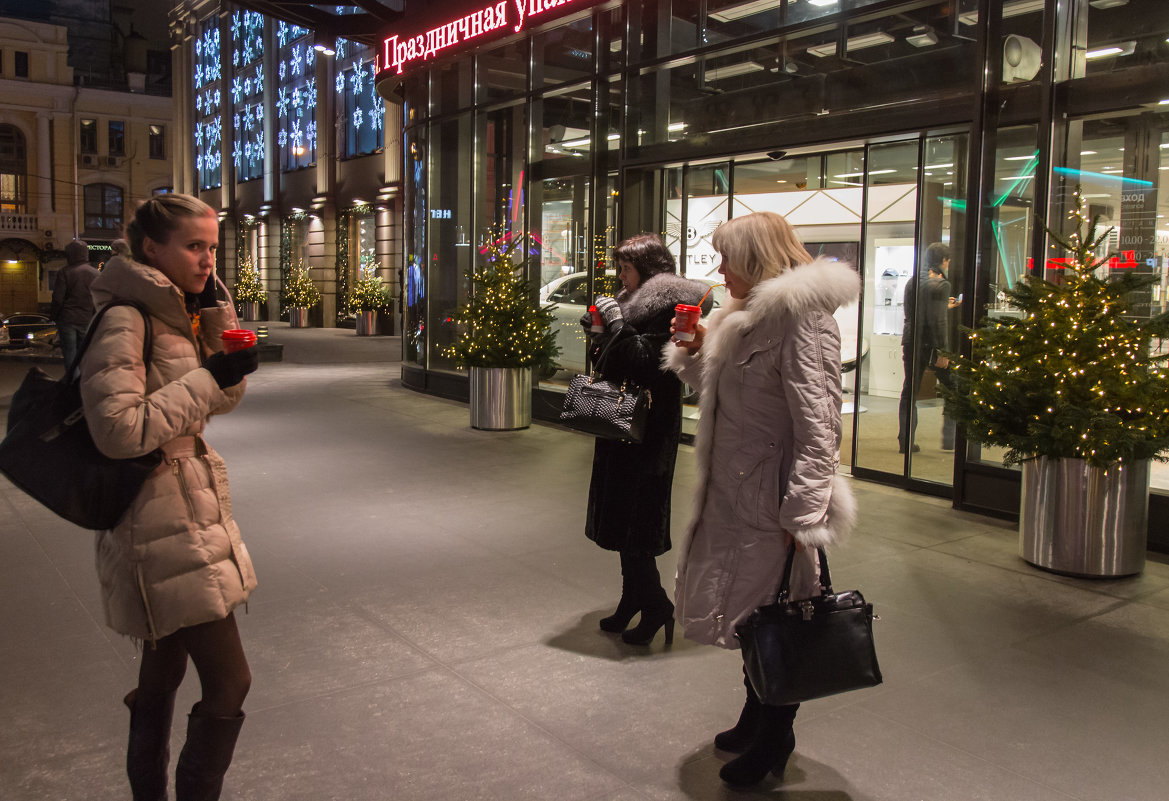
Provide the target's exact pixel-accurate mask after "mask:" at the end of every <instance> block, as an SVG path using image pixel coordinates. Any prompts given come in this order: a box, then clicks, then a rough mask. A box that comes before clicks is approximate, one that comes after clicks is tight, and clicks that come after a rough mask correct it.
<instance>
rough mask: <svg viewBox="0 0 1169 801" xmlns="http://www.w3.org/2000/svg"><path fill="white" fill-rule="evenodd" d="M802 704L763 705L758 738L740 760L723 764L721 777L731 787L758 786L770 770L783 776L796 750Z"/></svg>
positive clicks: (757, 731)
mask: <svg viewBox="0 0 1169 801" xmlns="http://www.w3.org/2000/svg"><path fill="white" fill-rule="evenodd" d="M799 706H800V705H799V704H792V705H790V706H767V705H765V704H760V720H759V727H758V729H757V730H756V733H755V739H753V740H752V741H751V744H750V745H749V746H747V750H746V751H744V752H743V755H742V756H740V757H738V758H737V759H732V760H731V761H730V762H728V763H727V764H725V765H723V766H722V770H720V771H719V772H718V775H719V778H720V779H722V780H723V781H724V782H726V783H727V784H729V785H730V786H731V787H737V788H746V787H754V786H755V785H756V784H758V783H759V782H761V781H763V779H764V778H766V776H767V774H768V773H773V774H775V775H776V776H782V775H783V771H784V769H785V768H787V762H788V760H789V759H790V758H791V755H792V752H793V751H795V750H796V734H795V731H793V730H792V723H793V722H794V721H795V718H796V710H797V709H799Z"/></svg>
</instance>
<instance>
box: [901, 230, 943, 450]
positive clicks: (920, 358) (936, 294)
mask: <svg viewBox="0 0 1169 801" xmlns="http://www.w3.org/2000/svg"><path fill="white" fill-rule="evenodd" d="M950 257H951V251H950V248H949V247H947V246H946V245H943V244H942V243H941V242H935V243H934V244H932V245H930V246H929V247H928V248H926V252H925V265H926V269H927V271H928V275H927V277H926V278H925V279H924V280H918V277H917V275H916V274H915V275H914V276H913V277H912V278H910V279H909V283H907V284H906V285H905V307H904V308H905V327H904V329H902V333H901V361H902V366H903V367H904V373H903V374H902V375H903V376H904V383H903V384H902V386H901V404H900V410H899V412H900V413H899V418H900V419H899V423H900V425H899V427H898V432H897V445H898V452H899V453H905V449H906V448H907V447H909V446H910V445H912V446H913V450H914V451H918V450H920V448H919V447H918V445H917V444H916V443H914V442H913V435H914V432H915V431H916V430H917V393H918V391H919V390H920V389H921V380H922V378H923V377H924V376H925V371H926V368H927V367H928V368H929V369H931V370H933V371H934V374H935V375H936V376H937V379H938V381H940V382H942V383H943V384H945V383H946V382H947V381H949V374H948V373H947V372H946V371H947V369H948V368H949V366H950V362H949V360H948V359H947V358H946V357H945V356H942V355H941V353H940V351H946V350H949V349H950V323H949V310H950V309H951V308H954V307H955V306H956V305H957V302H958V301H957V299H956V298H953V297H951V296H950V282H949V280H947V278H946V270H947V269H949V267H950ZM942 440H943V442H942V447H943V448H945V449H947V450H949V449H950V448H953V447H954V433H953V423H952V422H951V421H949V420H948V419H946V420H943V431H942Z"/></svg>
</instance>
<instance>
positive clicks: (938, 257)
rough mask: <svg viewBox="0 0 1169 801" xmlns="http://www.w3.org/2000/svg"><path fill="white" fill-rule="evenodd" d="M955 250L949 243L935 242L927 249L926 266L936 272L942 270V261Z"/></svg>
mask: <svg viewBox="0 0 1169 801" xmlns="http://www.w3.org/2000/svg"><path fill="white" fill-rule="evenodd" d="M952 253H953V251H951V250H950V246H949V245H943V244H942V243H941V242H934V243H933V244H932V245H930V246H929V247H928V248H926V249H925V266H926V268H927V269H930V270H933V271H934V272H935V273H940V272H941V271H942V262H944V261H945V260H946V259H948V258H950V257H951V255H952Z"/></svg>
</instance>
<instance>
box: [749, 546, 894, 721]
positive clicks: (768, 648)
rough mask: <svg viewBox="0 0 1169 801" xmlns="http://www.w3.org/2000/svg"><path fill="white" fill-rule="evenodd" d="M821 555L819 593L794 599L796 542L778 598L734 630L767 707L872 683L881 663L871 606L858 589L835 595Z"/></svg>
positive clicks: (753, 683) (877, 681) (876, 681)
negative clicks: (792, 585)
mask: <svg viewBox="0 0 1169 801" xmlns="http://www.w3.org/2000/svg"><path fill="white" fill-rule="evenodd" d="M817 550H818V551H819V553H820V590H821V592H822V594H821V595H820V596H819V597H816V598H808V599H806V600H802V601H791V600H789V597H790V595H791V578H792V562H793V561H794V559H795V555H796V546H795V543H792V546H791V548H790V549H789V550H788V554H787V565H786V567H784V571H783V582H782V583H781V584H780V587H779V597H778V598H777V599H776V602H775V603H773V604H770V605H768V606H761V607H759V608H758V609H756V610H755V611H754V612H752V613H751V615H750V617H748V618H747V619H746V620H745V621H743V622H742V623H740V624H739V625H738V626H736V627H735V636H736V637H737V638H738V640H739V644H740V645H741V646H742V648H743V666H744V668H745V670H746V672H747V677H748V678H749V679H750V680H751V686H752V687H753V688H754V689H755V692H756V693H757V694H758V696H759V700H761V701H762V702H763V703H765V704H770V705H773V706H783V705H785V704H795V703H799V702H801V701H809V700H811V699H813V698H823V697H824V696H826V695H835V694H837V693H843V692H847V691H849V690H859V689H861V688H863V687H874V686H876V685H878V684H880V683H881V681H882V679H881V668H880V667H879V666H878V665H877V651H876V648H875V647H874V645H873V605H872V604H870V603H865V599H864V597H863V596H862V595H861V594H860V592H859V591H857V590H850V591H849V592H841V593H834V592H832V578H831V576H829V574H828V557H827V555H826V554H825V553H824V549H823V548H819V549H817Z"/></svg>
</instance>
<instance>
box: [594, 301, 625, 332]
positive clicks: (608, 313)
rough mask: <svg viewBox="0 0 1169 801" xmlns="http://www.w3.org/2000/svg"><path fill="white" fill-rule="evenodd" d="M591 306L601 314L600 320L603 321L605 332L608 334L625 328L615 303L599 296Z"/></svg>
mask: <svg viewBox="0 0 1169 801" xmlns="http://www.w3.org/2000/svg"><path fill="white" fill-rule="evenodd" d="M593 305H595V306H596V307H597V311H599V312H600V313H601V319H602V320H604V321H605V330H606V331H607V332H609V333H610V334H616V333H617V332H618V331H620V330H621V329H622V328H623V327H624V326H625V319H624V318H623V317H622V316H621V307H620V306H618V305H617V301H615V300H613V299H612V298H610V297H606V296H604V295H600V296H598V297H597V301H596V303H595V304H593Z"/></svg>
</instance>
